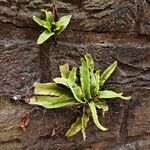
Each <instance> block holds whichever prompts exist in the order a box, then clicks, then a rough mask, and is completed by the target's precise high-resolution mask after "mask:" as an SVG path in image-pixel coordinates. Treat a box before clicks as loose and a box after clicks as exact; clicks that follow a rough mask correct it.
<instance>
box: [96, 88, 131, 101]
mask: <svg viewBox="0 0 150 150" xmlns="http://www.w3.org/2000/svg"><path fill="white" fill-rule="evenodd" d="M122 95H123V93H116V92H114V91H111V90H104V91H100V92H99V98H102V99H110V98H121V99H124V100H130V99H131V96H122Z"/></svg>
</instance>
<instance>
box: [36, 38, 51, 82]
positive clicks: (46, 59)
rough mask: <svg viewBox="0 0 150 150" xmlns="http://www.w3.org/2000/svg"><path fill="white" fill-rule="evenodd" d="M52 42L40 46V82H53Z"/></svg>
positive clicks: (48, 41)
mask: <svg viewBox="0 0 150 150" xmlns="http://www.w3.org/2000/svg"><path fill="white" fill-rule="evenodd" d="M50 45H51V40H47V41H46V42H44V43H43V44H41V45H39V67H40V82H42V83H45V82H49V81H50V80H51V70H50V68H51V60H50V54H51V49H50Z"/></svg>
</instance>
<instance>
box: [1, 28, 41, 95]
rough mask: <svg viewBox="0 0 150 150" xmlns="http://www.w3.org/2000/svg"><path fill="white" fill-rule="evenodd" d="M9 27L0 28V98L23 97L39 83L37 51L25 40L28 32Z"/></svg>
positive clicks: (34, 46)
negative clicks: (36, 82) (0, 30)
mask: <svg viewBox="0 0 150 150" xmlns="http://www.w3.org/2000/svg"><path fill="white" fill-rule="evenodd" d="M9 27H10V29H9V30H8V31H7V29H8V28H7V27H6V28H4V27H3V26H2V28H3V29H4V30H2V31H4V33H3V32H2V34H1V38H0V51H1V55H0V66H1V67H0V73H1V76H0V96H2V95H7V96H8V95H10V96H11V95H23V94H25V93H26V92H28V91H29V90H30V88H31V86H32V85H33V83H34V82H35V81H39V70H40V69H39V52H38V51H39V50H38V48H37V47H36V44H35V43H34V42H33V41H32V40H30V39H29V40H28V39H27V38H26V37H27V36H28V35H29V32H30V30H26V31H24V32H22V30H21V29H16V28H13V27H12V26H9ZM14 30H15V31H14ZM9 32H11V33H9ZM7 33H8V34H7ZM18 35H19V36H22V37H20V38H19V37H18ZM30 37H31V36H30Z"/></svg>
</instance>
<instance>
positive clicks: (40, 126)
mask: <svg viewBox="0 0 150 150" xmlns="http://www.w3.org/2000/svg"><path fill="white" fill-rule="evenodd" d="M56 6H57V8H58V11H59V15H60V16H62V15H64V14H72V15H73V18H72V20H71V23H70V25H69V27H68V28H67V29H66V31H64V32H63V33H62V34H61V35H59V36H57V38H56V39H57V43H58V45H57V46H56V45H55V44H54V43H53V41H49V42H47V43H46V44H45V45H42V46H38V45H37V44H36V39H37V37H38V35H39V33H40V32H41V31H42V30H41V29H40V28H39V27H38V26H37V25H36V24H35V23H34V22H33V21H32V16H33V15H40V9H41V8H50V9H51V8H52V3H51V2H50V0H49V1H48V0H0V27H1V32H0V52H1V55H0V73H1V75H0V150H16V149H18V150H20V149H27V150H32V149H39V150H41V149H43V150H50V149H62V150H63V149H68V150H71V149H77V150H80V149H84V150H92V149H94V150H99V149H102V150H105V149H107V150H113V149H114V150H128V149H131V150H135V149H140V150H149V149H150V140H149V138H150V1H149V0H99V1H98V0H70V1H69V0H62V1H57V2H56ZM87 52H89V53H90V54H92V56H93V57H94V60H95V61H96V68H101V69H102V70H103V69H105V68H106V67H107V66H108V65H109V64H110V63H112V62H113V61H114V60H117V61H118V64H119V65H118V68H117V70H116V71H115V72H114V74H113V75H112V77H111V78H110V79H109V80H108V82H107V84H106V87H107V88H109V89H115V90H117V91H124V92H125V93H127V94H128V95H132V101H131V102H130V103H128V104H127V103H123V102H122V103H120V102H118V101H117V100H116V101H114V102H111V103H110V111H109V113H108V114H107V116H106V117H105V118H103V117H102V116H101V113H100V114H99V115H100V116H101V118H102V120H101V121H102V122H103V124H105V126H107V127H108V128H109V131H108V132H101V131H99V130H98V129H97V128H96V127H95V126H94V125H93V122H92V121H91V122H90V123H89V125H88V128H87V131H86V132H87V140H86V141H83V140H82V136H81V134H77V135H76V136H75V137H73V138H71V139H67V138H66V137H65V132H66V131H67V129H69V127H70V125H71V124H72V123H73V121H74V120H75V119H76V116H77V115H78V114H79V113H78V111H77V110H74V109H71V108H70V109H56V110H45V109H44V108H41V107H33V106H28V105H27V104H25V103H24V102H22V101H12V100H10V97H12V96H20V95H24V94H25V93H26V92H28V91H29V90H30V89H31V87H32V85H33V83H34V82H39V81H42V82H45V81H48V80H51V79H53V78H54V77H56V76H58V75H59V72H58V66H59V65H60V64H63V63H65V62H69V64H71V65H75V66H77V65H78V63H79V58H80V57H81V56H83V55H84V54H85V53H87ZM25 112H30V120H29V123H28V126H27V131H26V132H22V130H21V129H19V128H18V124H19V121H20V118H21V117H22V115H23V114H24V113H25Z"/></svg>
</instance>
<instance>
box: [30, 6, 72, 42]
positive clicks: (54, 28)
mask: <svg viewBox="0 0 150 150" xmlns="http://www.w3.org/2000/svg"><path fill="white" fill-rule="evenodd" d="M41 11H42V12H44V14H45V16H46V20H42V19H40V18H38V17H36V16H33V20H34V21H35V22H36V23H37V24H38V25H39V26H42V27H43V28H44V29H45V30H44V32H43V33H42V34H41V35H40V36H39V38H38V40H37V43H38V44H42V43H44V42H45V41H46V40H48V39H49V38H50V37H52V36H54V35H55V34H60V33H61V32H62V31H64V29H65V28H66V27H67V26H68V24H69V22H70V19H71V17H72V16H71V15H67V16H63V17H61V18H60V19H59V20H58V21H55V18H54V15H53V13H52V12H51V11H47V10H44V9H42V10H41Z"/></svg>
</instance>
